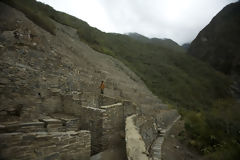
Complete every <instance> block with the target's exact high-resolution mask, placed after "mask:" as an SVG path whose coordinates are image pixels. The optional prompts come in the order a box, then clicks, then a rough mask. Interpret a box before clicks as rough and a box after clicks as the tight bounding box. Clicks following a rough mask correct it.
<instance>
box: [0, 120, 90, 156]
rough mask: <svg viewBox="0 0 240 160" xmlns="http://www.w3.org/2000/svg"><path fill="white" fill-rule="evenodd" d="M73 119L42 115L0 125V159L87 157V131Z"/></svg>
mask: <svg viewBox="0 0 240 160" xmlns="http://www.w3.org/2000/svg"><path fill="white" fill-rule="evenodd" d="M78 123H79V122H78V121H77V120H76V119H52V118H45V119H40V120H39V121H35V122H26V123H14V124H8V123H5V124H4V125H0V149H1V152H0V159H20V160H28V159H46V160H58V159H69V157H71V159H72V160H79V159H82V160H83V159H89V157H90V149H91V148H90V147H91V141H90V137H91V135H90V132H89V131H86V130H78Z"/></svg>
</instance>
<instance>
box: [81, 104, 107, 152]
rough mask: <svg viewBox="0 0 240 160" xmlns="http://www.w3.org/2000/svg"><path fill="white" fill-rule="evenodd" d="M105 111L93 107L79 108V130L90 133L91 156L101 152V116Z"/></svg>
mask: <svg viewBox="0 0 240 160" xmlns="http://www.w3.org/2000/svg"><path fill="white" fill-rule="evenodd" d="M105 112H106V111H105V110H103V109H98V108H93V107H82V108H81V114H80V118H81V124H80V128H81V129H84V130H89V131H91V142H92V148H91V151H92V154H95V153H98V152H101V151H102V148H103V147H102V136H103V114H104V113H105Z"/></svg>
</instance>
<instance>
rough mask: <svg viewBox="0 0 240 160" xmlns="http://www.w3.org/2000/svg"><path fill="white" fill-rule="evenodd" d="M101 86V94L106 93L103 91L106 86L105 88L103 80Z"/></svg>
mask: <svg viewBox="0 0 240 160" xmlns="http://www.w3.org/2000/svg"><path fill="white" fill-rule="evenodd" d="M99 88H100V89H101V94H103V93H104V92H103V91H104V88H105V86H104V82H103V81H102V83H101V85H100V87H99Z"/></svg>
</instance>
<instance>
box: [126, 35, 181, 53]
mask: <svg viewBox="0 0 240 160" xmlns="http://www.w3.org/2000/svg"><path fill="white" fill-rule="evenodd" d="M127 35H128V36H129V37H131V38H133V39H135V40H137V41H140V42H143V43H150V44H154V45H157V46H161V47H165V48H171V49H174V50H177V51H180V52H184V49H183V48H182V47H181V46H179V45H178V44H177V43H176V42H174V41H173V40H171V39H167V38H164V39H159V38H148V37H145V36H143V35H141V34H138V33H135V32H134V33H127Z"/></svg>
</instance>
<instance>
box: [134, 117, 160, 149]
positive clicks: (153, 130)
mask: <svg viewBox="0 0 240 160" xmlns="http://www.w3.org/2000/svg"><path fill="white" fill-rule="evenodd" d="M135 125H136V126H137V128H138V129H139V133H140V134H141V136H142V139H143V141H144V143H145V146H146V149H147V150H148V151H149V149H150V148H151V146H152V144H153V142H154V140H155V139H156V138H157V136H158V131H157V125H156V123H155V119H154V118H153V117H149V116H143V115H142V116H137V117H136V118H135Z"/></svg>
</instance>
